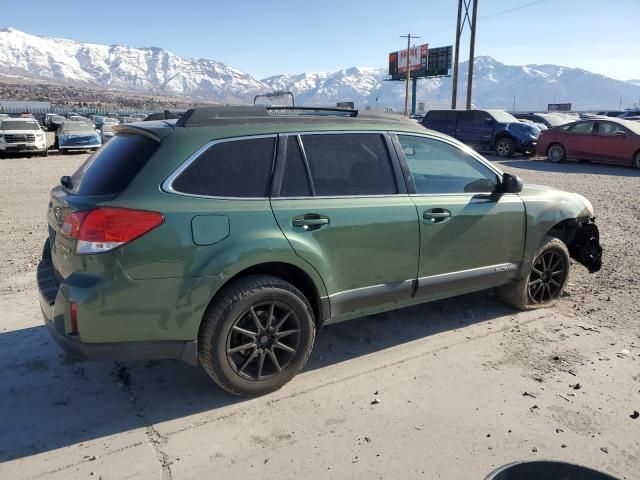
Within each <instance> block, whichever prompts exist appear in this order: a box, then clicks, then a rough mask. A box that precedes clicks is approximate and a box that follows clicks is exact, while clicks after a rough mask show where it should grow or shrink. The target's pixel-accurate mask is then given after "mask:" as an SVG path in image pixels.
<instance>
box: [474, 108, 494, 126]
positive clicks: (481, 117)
mask: <svg viewBox="0 0 640 480" xmlns="http://www.w3.org/2000/svg"><path fill="white" fill-rule="evenodd" d="M492 120H493V118H492V117H491V115H489V114H488V113H487V112H481V111H476V112H475V115H474V116H473V121H474V122H475V123H478V124H486V123H489V122H491V121H492Z"/></svg>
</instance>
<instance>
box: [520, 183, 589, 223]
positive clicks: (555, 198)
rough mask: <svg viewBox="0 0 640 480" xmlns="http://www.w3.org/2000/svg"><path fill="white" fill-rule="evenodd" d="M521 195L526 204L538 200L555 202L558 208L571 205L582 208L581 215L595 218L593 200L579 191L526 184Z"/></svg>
mask: <svg viewBox="0 0 640 480" xmlns="http://www.w3.org/2000/svg"><path fill="white" fill-rule="evenodd" d="M520 197H521V198H522V200H523V201H524V203H525V205H527V204H528V203H537V202H553V203H555V204H556V205H557V209H558V210H563V209H565V208H567V207H571V208H572V209H573V210H576V209H578V210H580V211H581V214H580V216H581V217H589V218H595V212H594V210H593V205H592V204H591V202H590V201H589V200H588V199H587V198H585V197H583V196H582V195H580V194H579V193H574V192H566V191H564V190H560V189H558V188H554V187H548V186H545V185H535V184H525V185H524V186H523V187H522V192H520Z"/></svg>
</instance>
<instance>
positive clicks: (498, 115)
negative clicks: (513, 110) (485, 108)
mask: <svg viewBox="0 0 640 480" xmlns="http://www.w3.org/2000/svg"><path fill="white" fill-rule="evenodd" d="M489 113H490V114H491V116H492V117H493V118H494V119H495V120H496V121H498V122H501V123H510V122H518V121H519V120H518V119H517V118H516V117H514V116H513V115H511V114H510V113H507V112H504V111H502V110H489Z"/></svg>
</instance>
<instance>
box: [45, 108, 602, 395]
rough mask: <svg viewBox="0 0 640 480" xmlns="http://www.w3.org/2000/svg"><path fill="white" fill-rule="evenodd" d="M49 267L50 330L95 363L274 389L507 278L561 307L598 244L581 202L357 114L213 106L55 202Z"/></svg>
mask: <svg viewBox="0 0 640 480" xmlns="http://www.w3.org/2000/svg"><path fill="white" fill-rule="evenodd" d="M48 225H49V238H48V239H47V240H46V242H45V245H44V249H43V254H42V261H41V263H40V265H39V267H38V286H39V290H40V303H41V306H42V311H43V314H44V318H45V324H46V325H47V327H48V328H49V330H50V332H51V334H52V336H53V337H54V339H55V340H56V341H57V342H58V343H59V344H60V345H61V346H62V347H63V348H64V349H65V350H67V351H69V352H71V353H73V354H75V355H78V356H80V357H82V358H86V359H103V360H108V359H112V360H131V359H169V358H172V359H181V360H184V361H187V362H189V363H191V364H194V365H197V364H198V363H200V364H201V365H202V366H203V367H204V368H205V370H206V371H207V372H208V374H209V375H210V376H211V377H212V378H213V379H214V380H215V381H216V382H217V383H218V384H219V385H220V386H221V387H222V388H224V389H226V390H228V391H230V392H232V393H235V394H239V395H260V394H264V393H267V392H271V391H273V390H276V389H278V388H279V387H281V386H282V385H284V384H285V383H286V382H287V381H289V380H290V379H291V378H293V377H294V376H295V375H296V374H297V373H298V372H299V371H300V370H301V369H302V367H303V366H304V365H305V363H306V361H307V359H308V357H309V354H310V352H311V349H312V347H313V344H314V340H315V335H316V332H317V331H318V330H319V329H320V328H321V327H322V326H323V325H327V324H330V323H334V322H340V321H343V320H347V319H350V318H354V317H361V316H365V315H370V314H374V313H379V312H383V311H387V310H391V309H397V308H401V307H406V306H409V305H415V304H419V303H423V302H428V301H432V300H437V299H442V298H446V297H452V296H455V295H461V294H465V293H469V292H473V291H477V290H482V289H488V288H493V287H500V290H501V292H502V295H503V297H504V299H505V300H506V301H507V302H508V303H509V304H511V305H513V306H515V307H517V308H520V309H529V308H536V307H543V306H548V305H551V304H553V302H554V301H555V300H556V299H557V298H558V297H559V296H560V295H561V294H562V291H563V288H564V286H565V284H566V282H567V279H568V274H569V267H570V260H569V257H573V258H574V259H575V260H576V261H577V262H579V263H581V264H583V265H584V266H586V267H587V268H588V269H589V271H591V272H594V271H597V270H598V269H599V268H600V264H601V252H602V249H601V247H600V244H599V235H598V229H597V227H596V225H595V224H594V212H593V208H592V206H591V204H590V202H589V201H588V200H587V199H585V198H584V197H582V196H580V195H577V194H573V193H566V192H562V191H559V190H555V189H551V188H544V187H539V186H523V184H522V181H521V180H520V179H519V178H518V177H517V176H515V175H511V174H508V173H502V172H501V171H500V170H498V169H497V168H496V167H495V166H494V165H493V164H491V163H490V162H488V161H486V160H485V159H484V158H483V157H481V156H480V155H478V154H477V153H476V152H474V151H473V150H471V149H470V148H468V147H466V146H465V145H463V144H462V143H460V142H458V141H456V140H454V139H452V138H450V137H448V136H446V135H443V134H440V133H437V132H432V131H429V130H426V129H424V128H423V127H421V126H420V125H418V124H416V123H414V122H411V121H409V120H406V119H404V118H401V117H397V116H391V115H389V116H385V115H367V114H364V115H362V114H359V113H358V112H357V111H355V110H332V109H304V108H283V107H277V108H276V107H272V108H269V107H207V108H197V109H193V110H190V111H188V112H186V113H185V115H184V116H183V117H182V118H180V119H179V120H177V121H176V120H171V121H151V122H144V123H137V124H127V125H121V126H119V127H117V135H116V136H115V137H113V138H112V139H111V140H110V141H109V142H108V143H107V144H106V145H104V146H103V147H102V148H101V149H100V150H99V151H98V152H96V153H95V154H93V155H92V156H91V157H90V158H89V159H88V160H87V161H86V162H85V163H84V164H83V165H82V166H81V167H80V168H79V169H78V170H77V171H76V172H75V173H74V174H73V175H72V176H70V177H69V176H66V177H62V179H61V185H59V186H57V187H55V188H54V189H53V190H52V193H51V201H50V203H49V209H48Z"/></svg>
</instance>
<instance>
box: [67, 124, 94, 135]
mask: <svg viewBox="0 0 640 480" xmlns="http://www.w3.org/2000/svg"><path fill="white" fill-rule="evenodd" d="M61 131H62V132H64V133H95V132H96V130H95V128H93V125H92V124H91V123H87V122H64V123H63V124H62V130H61Z"/></svg>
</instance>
